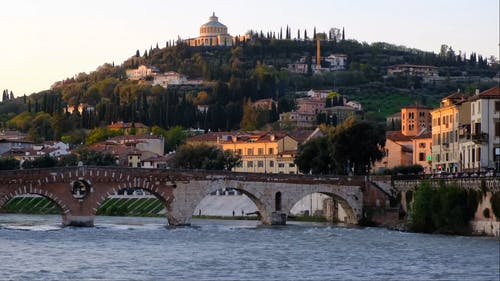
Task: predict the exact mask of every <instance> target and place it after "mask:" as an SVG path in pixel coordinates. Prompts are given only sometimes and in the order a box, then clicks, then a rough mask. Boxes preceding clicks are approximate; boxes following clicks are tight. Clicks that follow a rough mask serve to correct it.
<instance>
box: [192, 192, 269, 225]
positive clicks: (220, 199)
mask: <svg viewBox="0 0 500 281" xmlns="http://www.w3.org/2000/svg"><path fill="white" fill-rule="evenodd" d="M258 202H259V201H258V199H257V198H256V197H255V196H254V195H252V194H250V193H248V192H246V191H245V190H241V189H237V188H232V187H226V188H219V189H217V190H213V191H211V192H209V193H208V194H206V195H205V196H204V197H203V199H201V201H200V202H199V203H198V205H197V206H196V208H195V209H194V212H193V218H233V219H245V220H257V219H259V218H260V212H259V207H258V206H257V205H258V204H259V203H258Z"/></svg>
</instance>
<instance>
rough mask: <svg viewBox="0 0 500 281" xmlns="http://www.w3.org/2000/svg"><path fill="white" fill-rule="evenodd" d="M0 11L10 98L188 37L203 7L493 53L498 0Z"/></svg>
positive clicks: (93, 1) (89, 1)
mask: <svg viewBox="0 0 500 281" xmlns="http://www.w3.org/2000/svg"><path fill="white" fill-rule="evenodd" d="M0 11H1V15H0V38H1V40H0V54H1V55H0V89H2V90H3V89H9V90H12V91H13V92H14V94H15V95H16V96H21V95H23V94H27V95H29V94H31V93H33V92H39V91H42V90H45V89H49V88H50V85H52V84H53V83H54V82H56V81H59V80H62V79H65V78H68V77H73V76H74V75H75V74H77V73H80V72H87V73H88V72H90V71H93V70H95V69H96V68H97V67H98V66H99V65H102V64H104V63H106V62H109V63H111V62H115V64H121V63H122V62H123V61H124V60H126V59H127V58H128V57H130V56H132V55H134V54H135V51H136V50H137V49H139V50H140V52H141V55H142V53H143V52H144V50H145V49H149V47H150V46H153V47H154V46H155V45H156V43H157V42H158V44H159V46H160V47H164V46H165V42H166V41H167V40H170V39H176V38H177V36H180V37H181V38H189V37H196V36H198V33H199V26H200V25H201V24H203V23H205V22H207V21H208V17H209V16H210V15H211V14H212V12H215V14H216V15H217V16H218V17H219V21H220V22H222V23H223V24H225V25H226V26H227V27H228V32H229V33H230V34H231V35H238V34H239V35H243V34H245V32H246V31H247V30H249V29H253V30H263V31H264V32H265V31H268V30H272V31H276V32H279V29H280V27H285V26H286V25H287V24H288V25H289V26H290V27H291V28H292V36H295V35H296V34H297V29H298V28H300V30H301V33H302V34H303V30H304V28H306V29H307V31H308V34H312V31H313V28H314V26H316V30H317V31H318V32H323V31H328V30H329V29H330V28H331V27H338V28H342V27H344V28H345V33H346V38H347V39H355V40H357V41H359V42H368V43H373V42H388V43H392V44H397V45H404V46H407V47H412V48H417V49H421V50H425V51H432V52H435V53H438V52H439V49H440V46H441V44H446V45H449V46H452V48H453V49H454V50H455V51H457V52H458V51H459V50H461V51H462V52H466V54H467V56H468V54H470V52H472V51H475V52H477V53H478V54H480V55H483V57H490V56H491V55H494V56H496V57H499V42H500V40H499V36H500V35H499V33H500V31H499V24H500V23H499V13H500V12H499V1H498V0H446V1H445V0H418V1H404V0H307V1H306V0H302V1H297V0H287V1H278V0H265V1H264V0H246V1H243V0H212V1H206V0H205V1H201V0H199V1H198V0H184V1H167V0H163V1H161V0H146V1H131V0H74V1H68V0H44V1H40V0H15V1H7V0H5V1H1V2H0Z"/></svg>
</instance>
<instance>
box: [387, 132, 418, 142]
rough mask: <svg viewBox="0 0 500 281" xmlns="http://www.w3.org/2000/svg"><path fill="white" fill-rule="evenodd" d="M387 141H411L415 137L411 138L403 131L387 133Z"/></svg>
mask: <svg viewBox="0 0 500 281" xmlns="http://www.w3.org/2000/svg"><path fill="white" fill-rule="evenodd" d="M385 137H386V139H389V140H392V141H394V142H396V141H411V139H412V138H413V137H410V136H405V135H403V133H401V131H387V132H386V133H385Z"/></svg>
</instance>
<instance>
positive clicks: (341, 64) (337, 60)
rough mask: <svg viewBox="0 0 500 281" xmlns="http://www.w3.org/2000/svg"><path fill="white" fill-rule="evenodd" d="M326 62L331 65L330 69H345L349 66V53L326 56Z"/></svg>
mask: <svg viewBox="0 0 500 281" xmlns="http://www.w3.org/2000/svg"><path fill="white" fill-rule="evenodd" d="M325 62H327V63H328V64H329V65H330V66H329V68H330V70H333V71H338V70H345V69H346V66H347V55H344V54H331V55H329V56H328V57H326V58H325Z"/></svg>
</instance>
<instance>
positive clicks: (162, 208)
mask: <svg viewBox="0 0 500 281" xmlns="http://www.w3.org/2000/svg"><path fill="white" fill-rule="evenodd" d="M98 205H99V208H98V209H97V211H96V218H95V220H96V223H97V224H98V223H101V222H102V221H103V220H104V221H106V220H107V219H106V218H103V217H121V216H130V217H165V216H166V212H167V202H166V200H165V199H164V198H163V197H162V196H161V195H159V194H156V193H155V192H154V191H152V190H148V189H143V188H140V187H135V188H133V187H124V188H120V189H117V190H116V192H108V193H107V195H106V196H105V197H104V199H103V200H102V201H100V202H98Z"/></svg>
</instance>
